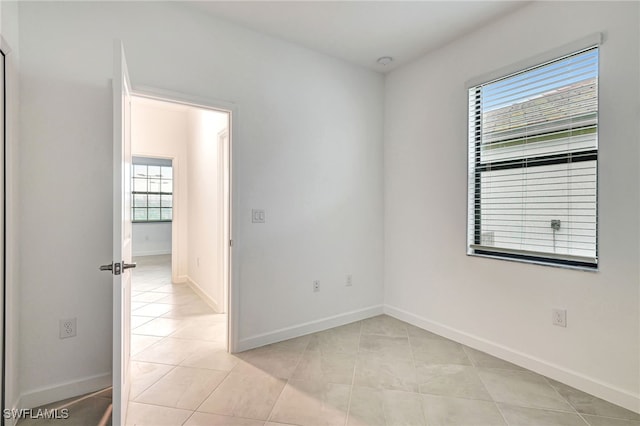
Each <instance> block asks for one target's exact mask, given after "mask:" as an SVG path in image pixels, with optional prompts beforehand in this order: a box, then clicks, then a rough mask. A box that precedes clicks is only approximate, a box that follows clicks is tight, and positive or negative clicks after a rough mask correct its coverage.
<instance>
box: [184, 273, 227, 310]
mask: <svg viewBox="0 0 640 426" xmlns="http://www.w3.org/2000/svg"><path fill="white" fill-rule="evenodd" d="M187 284H188V285H189V287H191V289H192V290H193V291H194V292H195V293H196V294H197V295H198V296H200V298H201V299H202V300H204V301H205V302H206V303H207V305H209V306H211V308H212V309H213V310H214V311H215V312H216V313H218V314H220V313H222V310H221V309H220V304H219V303H218V302H217V301H216V300H215V299H214V298H213V297H211V296H209V295H208V294H207V293H206V292H205V291H204V290H203V289H202V287H200V285H199V284H198V283H197V282H195V281H194V280H193V279H192V278H191V277H190V276H189V275H187Z"/></svg>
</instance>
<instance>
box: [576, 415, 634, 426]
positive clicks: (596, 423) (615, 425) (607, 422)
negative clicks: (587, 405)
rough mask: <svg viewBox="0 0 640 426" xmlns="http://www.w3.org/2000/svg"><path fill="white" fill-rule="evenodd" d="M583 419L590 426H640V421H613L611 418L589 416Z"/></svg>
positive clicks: (583, 416) (584, 416)
mask: <svg viewBox="0 0 640 426" xmlns="http://www.w3.org/2000/svg"><path fill="white" fill-rule="evenodd" d="M582 418H583V419H585V420H586V421H587V423H588V424H589V425H590V426H640V421H637V420H622V419H613V418H611V417H600V416H590V415H588V414H583V415H582Z"/></svg>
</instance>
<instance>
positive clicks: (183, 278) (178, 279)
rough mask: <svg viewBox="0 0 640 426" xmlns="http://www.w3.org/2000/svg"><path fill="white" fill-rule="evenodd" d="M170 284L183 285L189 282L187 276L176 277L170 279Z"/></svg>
mask: <svg viewBox="0 0 640 426" xmlns="http://www.w3.org/2000/svg"><path fill="white" fill-rule="evenodd" d="M171 282H172V283H174V284H184V283H188V282H189V277H188V276H187V275H176V276H175V278H174V277H171Z"/></svg>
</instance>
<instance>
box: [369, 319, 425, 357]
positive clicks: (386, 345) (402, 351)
mask: <svg viewBox="0 0 640 426" xmlns="http://www.w3.org/2000/svg"><path fill="white" fill-rule="evenodd" d="M363 327H364V324H363ZM359 352H371V353H375V354H378V355H383V356H388V357H392V358H402V359H413V356H412V353H411V346H409V339H408V338H407V337H390V336H378V335H365V334H363V335H362V336H360V346H359Z"/></svg>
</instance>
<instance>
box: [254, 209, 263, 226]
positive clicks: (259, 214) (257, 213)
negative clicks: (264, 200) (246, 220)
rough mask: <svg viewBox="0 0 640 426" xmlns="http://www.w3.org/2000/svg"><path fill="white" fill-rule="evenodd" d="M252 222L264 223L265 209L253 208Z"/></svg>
mask: <svg viewBox="0 0 640 426" xmlns="http://www.w3.org/2000/svg"><path fill="white" fill-rule="evenodd" d="M251 222H252V223H264V222H265V212H264V210H263V209H251Z"/></svg>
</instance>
